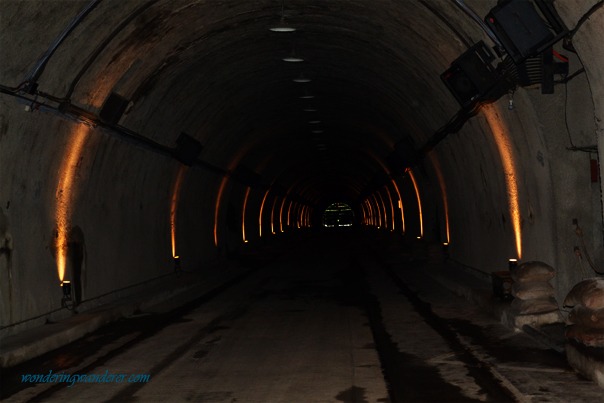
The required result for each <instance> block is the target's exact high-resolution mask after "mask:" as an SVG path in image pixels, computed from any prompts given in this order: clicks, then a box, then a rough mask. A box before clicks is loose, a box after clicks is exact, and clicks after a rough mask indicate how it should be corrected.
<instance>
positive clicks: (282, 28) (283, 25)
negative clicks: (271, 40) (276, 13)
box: [269, 0, 296, 32]
mask: <svg viewBox="0 0 604 403" xmlns="http://www.w3.org/2000/svg"><path fill="white" fill-rule="evenodd" d="M284 3H285V0H282V1H281V19H280V20H279V24H277V26H275V27H271V28H269V30H271V31H273V32H294V31H295V30H296V28H294V27H292V26H291V25H289V24H288V23H287V22H286V21H285V16H284V12H283V9H284Z"/></svg>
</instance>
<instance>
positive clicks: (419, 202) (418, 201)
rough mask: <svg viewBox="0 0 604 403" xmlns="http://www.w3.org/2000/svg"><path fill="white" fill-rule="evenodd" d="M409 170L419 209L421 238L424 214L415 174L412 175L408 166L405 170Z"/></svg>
mask: <svg viewBox="0 0 604 403" xmlns="http://www.w3.org/2000/svg"><path fill="white" fill-rule="evenodd" d="M407 172H409V177H410V178H411V182H413V188H414V189H415V197H416V198H417V208H418V210H419V236H420V237H421V238H423V237H424V214H423V212H422V199H421V196H420V194H419V187H418V186H417V180H415V175H413V170H411V168H409V169H408V170H407Z"/></svg>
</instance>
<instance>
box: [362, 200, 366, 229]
mask: <svg viewBox="0 0 604 403" xmlns="http://www.w3.org/2000/svg"><path fill="white" fill-rule="evenodd" d="M361 212H362V213H363V225H367V212H366V211H365V203H364V202H363V203H361Z"/></svg>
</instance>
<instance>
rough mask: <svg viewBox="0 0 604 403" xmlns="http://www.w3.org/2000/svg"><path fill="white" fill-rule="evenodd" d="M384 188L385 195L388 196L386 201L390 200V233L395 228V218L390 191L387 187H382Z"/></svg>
mask: <svg viewBox="0 0 604 403" xmlns="http://www.w3.org/2000/svg"><path fill="white" fill-rule="evenodd" d="M384 188H385V189H386V194H387V195H388V200H390V214H391V218H392V231H394V230H395V229H396V228H395V222H396V220H395V218H394V202H393V201H392V194H391V193H390V189H388V186H384Z"/></svg>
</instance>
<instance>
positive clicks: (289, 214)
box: [287, 200, 294, 227]
mask: <svg viewBox="0 0 604 403" xmlns="http://www.w3.org/2000/svg"><path fill="white" fill-rule="evenodd" d="M293 204H294V202H293V201H292V200H290V201H289V207H287V226H288V227H290V226H291V212H292V205H293Z"/></svg>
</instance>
